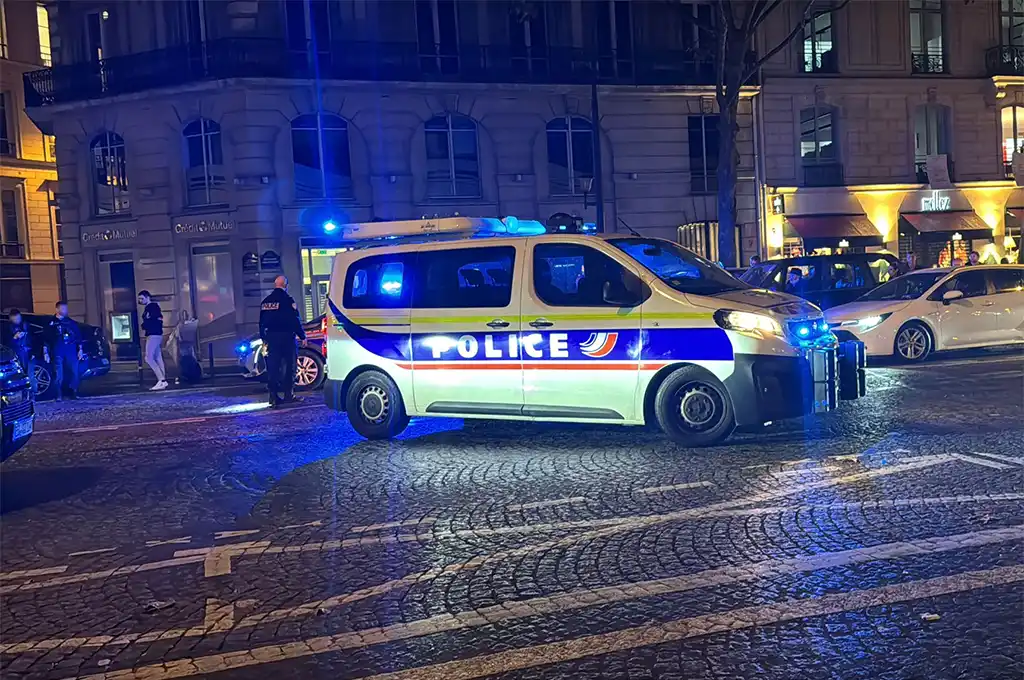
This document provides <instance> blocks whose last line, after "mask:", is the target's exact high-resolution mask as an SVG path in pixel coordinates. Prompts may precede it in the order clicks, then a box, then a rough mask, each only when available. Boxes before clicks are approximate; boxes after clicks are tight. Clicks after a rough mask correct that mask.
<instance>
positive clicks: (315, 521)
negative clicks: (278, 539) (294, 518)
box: [279, 519, 324, 530]
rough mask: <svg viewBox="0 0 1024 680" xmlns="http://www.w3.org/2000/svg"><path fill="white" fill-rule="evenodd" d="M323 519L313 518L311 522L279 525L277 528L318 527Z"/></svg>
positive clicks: (321, 524)
mask: <svg viewBox="0 0 1024 680" xmlns="http://www.w3.org/2000/svg"><path fill="white" fill-rule="evenodd" d="M323 524H324V523H323V520H319V519H316V520H313V521H312V522H306V523H305V524H289V525H287V526H283V527H279V529H282V530H284V529H305V528H306V527H319V526H323Z"/></svg>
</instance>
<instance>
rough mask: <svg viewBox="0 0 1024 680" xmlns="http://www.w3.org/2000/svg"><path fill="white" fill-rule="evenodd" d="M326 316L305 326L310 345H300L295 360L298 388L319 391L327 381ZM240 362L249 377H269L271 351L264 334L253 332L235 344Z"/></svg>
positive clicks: (259, 378) (245, 374) (245, 375)
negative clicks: (268, 363) (265, 343)
mask: <svg viewBox="0 0 1024 680" xmlns="http://www.w3.org/2000/svg"><path fill="white" fill-rule="evenodd" d="M325 323H326V317H323V316H321V317H319V318H317V319H314V320H312V321H310V322H308V323H306V324H304V325H303V328H304V329H305V330H306V341H307V342H306V344H307V345H308V346H307V347H300V348H299V352H298V359H297V360H296V363H295V387H297V388H298V389H300V390H315V389H318V388H319V387H321V386H322V385H323V384H324V379H325V378H326V377H327V368H326V363H325V361H324V347H326V340H327V329H326V326H325ZM235 354H237V355H238V363H239V365H240V366H241V368H242V371H243V372H244V376H243V377H245V378H249V379H258V380H266V371H267V353H266V350H265V349H264V347H263V341H262V340H260V336H258V335H252V336H250V337H248V338H246V339H245V340H243V341H242V342H240V343H238V346H237V347H235Z"/></svg>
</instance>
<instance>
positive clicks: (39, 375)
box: [34, 366, 50, 394]
mask: <svg viewBox="0 0 1024 680" xmlns="http://www.w3.org/2000/svg"><path fill="white" fill-rule="evenodd" d="M34 373H35V378H36V394H45V393H46V390H48V389H50V372H49V371H48V370H46V369H45V368H43V367H42V366H36V367H35V369H34Z"/></svg>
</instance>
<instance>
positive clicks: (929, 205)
mask: <svg viewBox="0 0 1024 680" xmlns="http://www.w3.org/2000/svg"><path fill="white" fill-rule="evenodd" d="M951 204H952V199H950V197H949V195H948V194H944V193H942V192H941V191H932V192H931V193H929V194H927V195H925V196H924V197H922V198H921V212H942V211H944V210H949V207H950V205H951Z"/></svg>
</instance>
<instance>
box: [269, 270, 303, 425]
mask: <svg viewBox="0 0 1024 680" xmlns="http://www.w3.org/2000/svg"><path fill="white" fill-rule="evenodd" d="M296 338H298V339H299V340H301V341H302V345H303V347H305V345H306V331H305V330H303V328H302V321H301V320H300V319H299V308H298V307H297V306H296V305H295V300H293V299H292V296H291V295H289V294H288V279H287V277H284V276H278V277H277V278H276V279H274V291H273V292H272V293H271V294H270V295H268V296H267V297H265V298H263V302H262V304H261V305H260V339H261V340H263V346H264V347H266V350H267V383H268V384H267V387H268V389H269V391H270V406H271V407H274V406H277V405H278V404H281V403H287V402H290V401H294V396H293V392H294V390H295V362H296V361H297V360H298V356H297V353H296V349H295V339H296ZM281 392H284V398H283V399H282V398H281V397H280V396H279V395H280V393H281Z"/></svg>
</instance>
